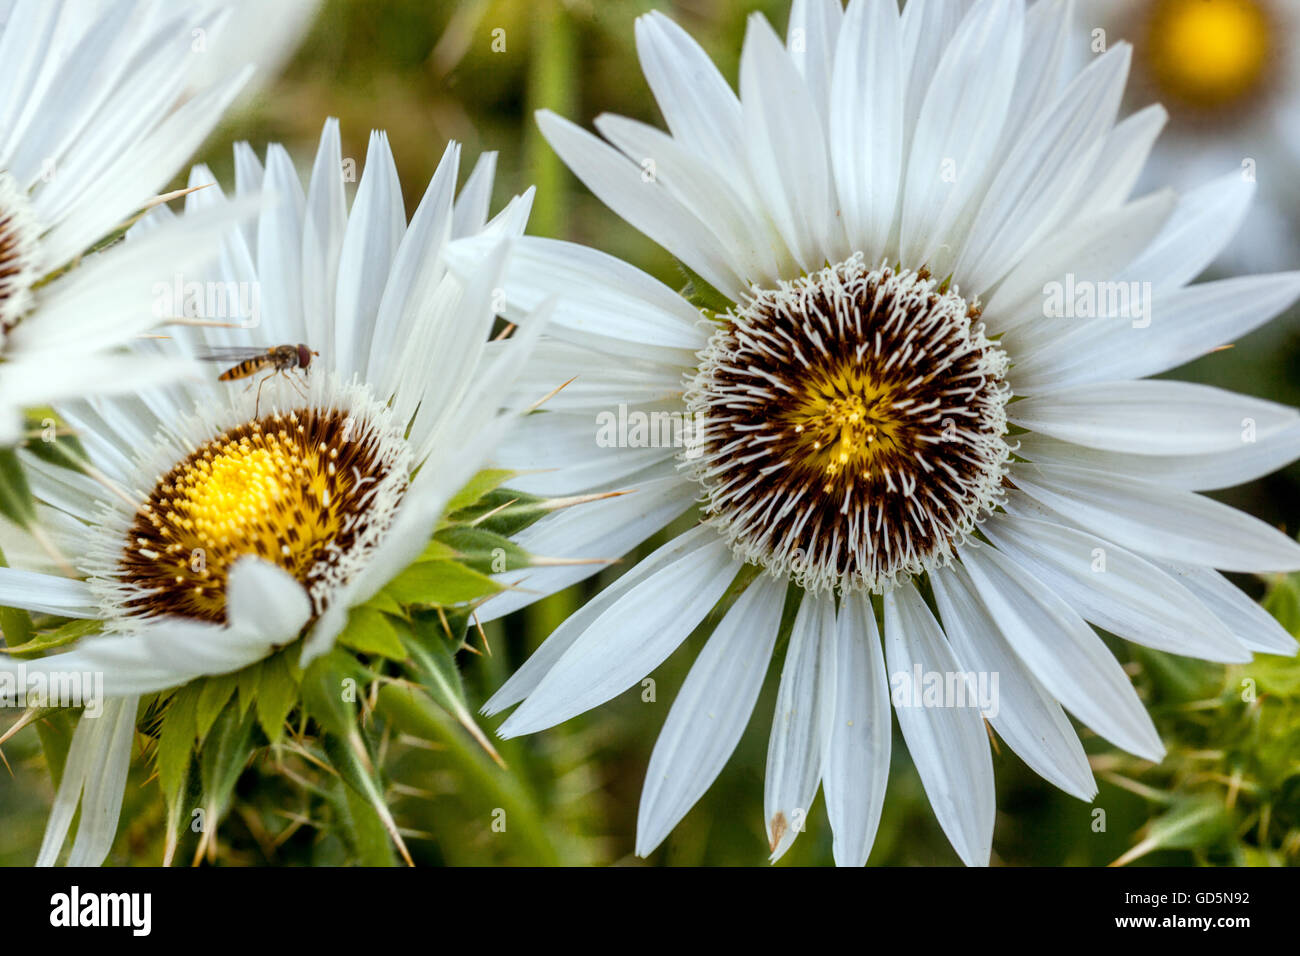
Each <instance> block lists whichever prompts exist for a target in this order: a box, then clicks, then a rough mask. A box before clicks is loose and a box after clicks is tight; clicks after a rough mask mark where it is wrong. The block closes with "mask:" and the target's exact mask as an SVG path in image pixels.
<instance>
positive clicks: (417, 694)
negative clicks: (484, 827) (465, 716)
mask: <svg viewBox="0 0 1300 956" xmlns="http://www.w3.org/2000/svg"><path fill="white" fill-rule="evenodd" d="M376 710H377V711H378V712H379V713H380V714H381V715H383V716H384V717H385V718H386V719H388V720H390V721H392V723H393V724H394V725H395V726H396V727H398V728H399V729H400V730H402V731H404V732H405V733H409V734H412V735H414V736H417V737H420V738H423V739H425V740H432V741H436V742H438V743H439V744H441V745H442V746H443V747H444V748H445V749H444V750H443V751H442V753H443V755H444V756H446V757H447V758H448V759H449V760H452V761H453V762H454V763H455V764H456V765H457V767H458V768H459V769H460V770H461V771H462V773H463V774H464V777H465V779H466V780H467V781H468V782H469V783H470V784H471V785H472V786H475V787H477V788H478V789H480V790H481V791H482V792H483V793H484V794H485V795H487V796H489V797H490V799H491V801H492V803H493V804H494V805H495V806H498V807H500V808H501V809H502V810H504V811H505V813H506V824H507V826H508V827H509V828H510V830H511V831H512V832H515V833H518V834H519V835H520V836H521V838H522V840H523V843H524V846H525V848H526V850H527V853H528V854H529V859H528V860H527V862H528V863H529V864H530V865H534V866H556V865H559V864H560V862H561V860H560V854H559V852H558V851H557V850H556V848H555V845H554V844H553V843H552V842H551V840H550V839H549V837H548V836H547V834H546V829H545V826H544V824H543V822H542V819H541V816H540V814H539V813H538V811H537V807H536V805H535V803H534V802H533V800H532V798H531V796H530V795H529V793H528V792H527V791H526V790H525V789H524V788H523V787H522V786H521V785H520V783H519V780H518V779H517V778H516V777H515V776H513V775H512V774H510V773H509V772H508V771H505V770H502V769H501V768H500V767H498V766H496V765H495V764H494V763H493V762H492V760H491V758H490V757H488V755H487V754H486V753H485V752H484V751H483V749H482V748H481V747H479V746H478V745H477V744H476V743H474V741H473V740H471V739H470V737H469V736H468V735H467V734H466V733H465V731H464V730H463V729H462V728H461V726H460V724H458V723H457V722H456V719H455V718H454V717H452V716H451V715H450V714H449V713H447V711H445V710H444V709H443V708H441V707H439V706H438V705H437V704H436V703H434V701H433V700H432V698H430V697H429V696H428V695H427V694H425V693H424V692H423V691H421V690H420V689H418V688H416V687H414V686H412V685H409V684H401V683H390V684H385V685H384V686H383V687H382V688H380V691H379V700H378V704H377V707H376Z"/></svg>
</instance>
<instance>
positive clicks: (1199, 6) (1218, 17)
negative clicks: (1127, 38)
mask: <svg viewBox="0 0 1300 956" xmlns="http://www.w3.org/2000/svg"><path fill="white" fill-rule="evenodd" d="M1147 42H1148V56H1149V58H1150V62H1149V68H1150V70H1151V73H1152V75H1153V77H1154V78H1155V81H1156V83H1157V85H1158V86H1159V87H1160V89H1161V91H1162V93H1164V94H1165V95H1166V96H1167V97H1169V98H1171V99H1173V100H1177V101H1180V102H1182V103H1185V104H1187V105H1191V106H1197V107H1201V108H1206V109H1220V108H1222V107H1225V106H1228V105H1231V104H1232V103H1235V102H1237V101H1239V100H1241V99H1243V98H1244V97H1247V96H1250V95H1252V94H1253V93H1255V92H1257V91H1258V90H1259V88H1260V86H1261V84H1262V83H1263V81H1264V79H1265V77H1266V74H1267V71H1268V67H1269V62H1270V57H1271V55H1272V53H1273V36H1272V22H1271V20H1270V17H1269V15H1268V12H1267V11H1266V9H1265V7H1264V5H1263V4H1262V3H1261V2H1260V0H1157V2H1156V3H1155V4H1154V6H1153V9H1152V11H1151V14H1150V19H1149V21H1148V38H1147Z"/></svg>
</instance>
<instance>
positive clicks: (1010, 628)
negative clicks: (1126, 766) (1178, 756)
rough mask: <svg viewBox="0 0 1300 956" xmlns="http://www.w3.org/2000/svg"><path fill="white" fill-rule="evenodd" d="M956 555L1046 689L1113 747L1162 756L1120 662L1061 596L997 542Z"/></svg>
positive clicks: (1152, 731) (995, 617) (1156, 759)
mask: <svg viewBox="0 0 1300 956" xmlns="http://www.w3.org/2000/svg"><path fill="white" fill-rule="evenodd" d="M961 559H962V563H963V564H964V565H965V567H966V570H967V571H968V572H969V573H970V577H971V580H972V581H973V583H974V585H975V589H976V591H977V592H978V593H979V596H980V598H981V599H982V600H983V601H984V606H985V607H986V608H988V610H989V613H990V615H991V616H992V617H993V619H994V620H995V621H997V623H998V626H999V627H1000V628H1001V629H1002V634H1003V636H1004V637H1006V639H1007V642H1008V643H1009V644H1010V645H1011V647H1012V648H1014V649H1015V652H1016V655H1017V656H1018V657H1019V658H1020V659H1021V660H1022V661H1024V663H1025V666H1026V667H1028V668H1029V670H1030V672H1031V673H1032V674H1033V675H1034V676H1035V677H1036V678H1038V680H1039V682H1041V683H1042V685H1043V686H1044V687H1045V688H1046V689H1047V690H1048V692H1049V693H1051V694H1052V696H1054V697H1055V698H1056V699H1057V700H1059V701H1060V702H1061V703H1062V704H1064V705H1065V707H1066V709H1067V710H1069V711H1070V712H1071V713H1072V714H1074V715H1075V716H1076V717H1078V718H1079V719H1080V720H1081V721H1083V722H1084V723H1085V724H1087V725H1088V726H1089V727H1091V728H1092V729H1093V730H1095V731H1096V732H1097V733H1099V734H1100V735H1101V736H1103V737H1105V738H1106V739H1107V740H1109V741H1110V742H1111V743H1113V744H1115V745H1116V746H1117V747H1120V748H1121V749H1123V750H1127V751H1128V752H1129V753H1132V754H1136V755H1137V756H1139V757H1145V758H1146V759H1148V760H1153V761H1158V760H1160V759H1161V758H1162V757H1163V756H1164V752H1165V751H1164V747H1163V746H1162V745H1161V743H1160V737H1159V735H1158V734H1157V733H1156V728H1155V725H1154V724H1153V723H1152V722H1151V718H1150V716H1148V715H1147V712H1146V708H1144V707H1143V706H1142V701H1141V700H1140V699H1139V698H1138V695H1137V691H1135V690H1134V689H1133V685H1132V684H1131V683H1130V682H1129V679H1128V676H1127V675H1126V674H1125V673H1124V668H1122V667H1120V665H1119V662H1118V661H1117V660H1115V658H1114V656H1112V655H1111V653H1110V651H1109V650H1107V649H1106V645H1105V644H1103V643H1102V640H1101V638H1100V637H1098V636H1097V634H1096V632H1094V631H1093V629H1092V628H1090V627H1089V626H1088V625H1087V624H1086V623H1084V620H1083V618H1081V617H1080V616H1079V615H1078V613H1076V612H1075V611H1074V609H1073V608H1071V607H1070V606H1069V604H1067V603H1066V602H1065V599H1064V598H1062V597H1061V596H1059V595H1058V594H1056V593H1055V592H1053V591H1051V590H1049V589H1048V588H1047V587H1046V586H1044V584H1043V583H1042V582H1041V581H1039V580H1037V579H1036V578H1034V577H1033V576H1031V575H1030V574H1029V573H1028V572H1026V571H1024V570H1022V569H1021V568H1020V567H1019V566H1018V565H1016V564H1015V563H1013V562H1012V561H1011V560H1010V559H1009V558H1007V557H1005V556H1004V555H1002V554H1001V553H999V552H998V551H997V550H996V549H995V548H976V547H968V548H964V549H962V551H961Z"/></svg>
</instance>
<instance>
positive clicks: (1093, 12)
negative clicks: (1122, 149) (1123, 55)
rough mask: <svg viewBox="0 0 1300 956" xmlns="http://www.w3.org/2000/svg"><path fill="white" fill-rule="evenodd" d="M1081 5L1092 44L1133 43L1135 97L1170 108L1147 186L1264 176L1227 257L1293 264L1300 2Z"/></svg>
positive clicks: (1229, 261)
mask: <svg viewBox="0 0 1300 956" xmlns="http://www.w3.org/2000/svg"><path fill="white" fill-rule="evenodd" d="M1080 11H1081V21H1082V23H1083V25H1084V27H1085V29H1086V30H1088V31H1089V35H1088V37H1087V42H1088V43H1090V44H1091V45H1092V46H1093V48H1094V50H1095V49H1096V47H1098V46H1099V45H1101V44H1104V43H1114V42H1116V41H1118V40H1121V39H1122V40H1128V41H1130V42H1132V44H1133V83H1132V84H1131V92H1132V95H1133V101H1134V102H1135V103H1150V102H1153V101H1154V102H1159V103H1161V104H1163V105H1164V107H1165V108H1166V109H1167V110H1168V111H1169V124H1168V128H1167V129H1166V130H1165V132H1164V134H1163V135H1162V136H1161V137H1160V140H1159V141H1158V142H1157V144H1156V147H1155V149H1154V150H1153V151H1152V154H1151V162H1150V163H1149V164H1148V165H1147V169H1146V172H1145V174H1144V175H1143V178H1142V179H1141V180H1140V181H1139V183H1138V186H1139V188H1147V187H1150V188H1155V187H1157V186H1173V187H1174V188H1177V189H1189V188H1191V187H1193V186H1195V185H1196V184H1198V183H1202V182H1204V181H1206V180H1207V179H1210V178H1212V177H1214V176H1219V175H1222V174H1225V173H1228V172H1230V171H1232V170H1234V169H1235V170H1237V171H1238V172H1239V173H1240V174H1241V175H1243V176H1245V177H1248V178H1251V179H1252V180H1257V181H1258V183H1259V199H1258V201H1257V202H1255V203H1254V204H1253V206H1252V207H1251V210H1250V212H1249V214H1248V216H1247V219H1246V225H1245V227H1244V228H1243V229H1242V230H1241V232H1240V233H1239V234H1238V235H1237V237H1236V238H1235V239H1234V240H1233V241H1232V242H1231V243H1229V244H1228V246H1227V248H1226V249H1225V250H1224V253H1223V254H1222V256H1221V257H1220V259H1219V262H1218V264H1219V266H1221V267H1223V268H1225V269H1227V270H1229V271H1242V270H1248V271H1260V270H1264V269H1282V268H1291V267H1293V266H1294V265H1295V263H1296V261H1297V252H1296V250H1297V248H1300V4H1297V3H1296V2H1295V0H1082V5H1081V7H1080ZM1098 29H1100V30H1104V31H1105V34H1104V36H1101V35H1099V34H1097V33H1095V32H1093V31H1096V30H1098Z"/></svg>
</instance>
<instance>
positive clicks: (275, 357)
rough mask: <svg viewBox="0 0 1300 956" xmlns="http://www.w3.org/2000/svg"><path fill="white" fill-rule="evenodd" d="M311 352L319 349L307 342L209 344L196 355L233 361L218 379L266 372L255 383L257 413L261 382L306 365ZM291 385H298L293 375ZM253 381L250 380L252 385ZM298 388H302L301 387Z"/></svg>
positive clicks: (210, 359) (259, 405) (206, 358)
mask: <svg viewBox="0 0 1300 956" xmlns="http://www.w3.org/2000/svg"><path fill="white" fill-rule="evenodd" d="M313 355H320V353H319V352H313V351H312V350H311V349H309V348H307V346H305V345H303V344H302V343H301V342H299V343H298V344H297V345H273V346H271V347H270V348H267V349H263V348H246V347H245V348H239V347H236V348H210V349H207V350H205V351H204V352H202V353H201V354H200V355H199V358H201V359H203V360H204V361H207V362H235V363H237V364H235V365H232V366H231V367H230V368H228V369H226V370H225V371H224V372H222V373H221V374H220V375H218V376H217V380H218V381H220V382H233V381H235V380H236V379H241V378H249V377H251V376H253V375H256V374H258V373H259V372H268V373H269V374H267V375H265V376H263V378H262V380H261V381H260V382H258V383H257V402H256V404H255V405H254V406H253V415H254V417H256V416H257V412H258V409H259V408H260V407H261V404H262V386H263V385H265V384H266V383H267V380H268V379H271V378H274V377H275V376H277V375H285V377H286V378H288V376H287V375H286V373H288V372H291V371H293V370H294V369H306V368H307V366H308V365H310V364H311V359H312V356H313ZM289 382H290V384H293V386H294V388H298V386H297V384H296V383H294V381H293V379H291V378H290V379H289ZM252 384H253V383H251V382H250V383H249V386H248V387H249V388H252ZM300 391H301V390H300Z"/></svg>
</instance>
